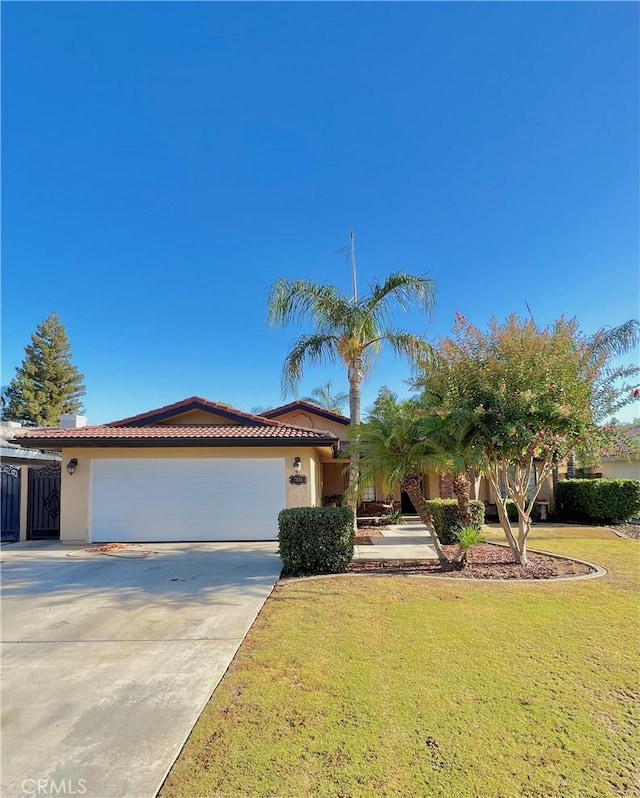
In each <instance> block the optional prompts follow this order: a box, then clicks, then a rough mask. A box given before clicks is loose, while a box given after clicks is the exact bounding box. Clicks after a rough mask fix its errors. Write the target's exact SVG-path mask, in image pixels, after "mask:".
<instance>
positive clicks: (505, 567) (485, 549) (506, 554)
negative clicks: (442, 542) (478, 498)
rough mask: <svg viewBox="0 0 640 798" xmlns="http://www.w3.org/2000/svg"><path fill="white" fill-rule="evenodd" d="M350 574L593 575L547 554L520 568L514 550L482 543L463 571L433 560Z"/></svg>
mask: <svg viewBox="0 0 640 798" xmlns="http://www.w3.org/2000/svg"><path fill="white" fill-rule="evenodd" d="M442 549H443V551H444V552H445V554H446V555H447V557H448V558H449V559H450V560H453V558H454V557H455V556H456V553H457V551H458V547H457V546H443V547H442ZM347 571H348V572H350V573H388V574H415V575H418V576H419V575H421V574H422V575H425V576H442V577H450V578H452V579H456V578H457V579H460V578H464V579H557V578H558V577H561V576H580V575H583V574H590V573H594V569H593V568H590V567H589V566H588V565H583V564H581V563H577V562H572V561H571V560H565V559H557V558H556V557H549V556H548V555H547V554H536V553H535V552H530V553H529V565H528V566H524V565H518V564H517V563H514V562H513V555H512V554H511V550H510V549H509V548H507V547H506V546H494V545H491V544H489V543H479V544H478V545H477V546H474V547H473V549H472V550H471V551H470V552H469V555H468V557H467V563H466V565H465V566H464V568H460V567H459V565H457V564H456V563H453V562H452V563H451V564H450V565H449V566H447V567H446V568H442V567H441V566H440V563H438V562H437V561H435V562H434V561H433V560H380V561H376V562H369V561H356V562H352V563H351V564H350V565H349V566H348V568H347Z"/></svg>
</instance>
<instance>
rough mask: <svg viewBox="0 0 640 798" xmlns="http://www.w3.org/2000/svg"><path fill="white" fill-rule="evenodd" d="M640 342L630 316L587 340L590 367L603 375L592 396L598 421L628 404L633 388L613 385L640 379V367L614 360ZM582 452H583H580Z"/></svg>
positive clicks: (571, 460)
mask: <svg viewBox="0 0 640 798" xmlns="http://www.w3.org/2000/svg"><path fill="white" fill-rule="evenodd" d="M638 343H640V322H638V321H637V320H636V319H629V321H625V322H624V323H623V324H619V325H618V326H617V327H601V328H600V329H599V330H598V331H597V332H596V333H595V334H594V335H592V336H591V337H590V338H589V339H588V341H587V346H588V347H589V350H590V355H591V366H593V367H594V368H599V369H600V372H601V376H600V378H599V379H598V380H597V381H596V384H595V392H594V397H593V404H594V408H593V409H594V416H595V420H596V422H597V423H599V424H603V423H605V422H606V421H607V419H608V418H609V417H610V416H612V415H613V414H614V413H616V412H617V411H618V410H621V409H622V408H623V407H625V406H626V405H628V404H629V402H630V401H631V398H630V393H631V387H630V386H628V385H627V388H628V390H626V391H625V390H623V391H618V390H613V388H612V386H613V385H614V384H616V383H617V384H619V383H620V381H621V380H628V379H631V378H637V376H638V373H639V372H640V369H639V368H638V366H637V365H632V366H615V365H613V361H615V360H617V359H618V358H620V357H622V356H623V355H626V354H628V353H629V352H630V351H631V350H632V349H634V347H636V346H638ZM579 454H580V453H579ZM575 460H576V457H575V453H574V452H571V453H570V454H569V456H568V458H567V477H568V478H573V477H575ZM552 478H553V482H554V491H555V488H556V485H557V481H558V468H557V466H555V467H554V469H553V477H552Z"/></svg>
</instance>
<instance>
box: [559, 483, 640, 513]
mask: <svg viewBox="0 0 640 798" xmlns="http://www.w3.org/2000/svg"><path fill="white" fill-rule="evenodd" d="M556 503H557V505H558V512H559V515H560V518H561V519H562V520H563V521H594V522H598V523H605V524H606V523H611V522H612V521H628V520H629V519H630V518H635V517H637V516H638V515H640V481H638V480H636V479H567V480H565V481H563V482H559V483H558V492H557V494H556Z"/></svg>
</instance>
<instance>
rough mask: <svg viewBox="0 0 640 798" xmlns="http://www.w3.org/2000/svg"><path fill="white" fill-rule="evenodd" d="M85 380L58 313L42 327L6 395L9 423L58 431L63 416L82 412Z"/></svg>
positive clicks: (4, 404) (5, 408)
mask: <svg viewBox="0 0 640 798" xmlns="http://www.w3.org/2000/svg"><path fill="white" fill-rule="evenodd" d="M84 394H85V387H84V383H83V376H82V374H80V372H79V371H78V369H77V368H76V367H75V366H74V365H73V363H72V362H71V346H70V344H69V339H68V338H67V332H66V330H65V328H64V325H63V324H62V322H61V321H60V318H59V317H58V315H57V314H56V313H51V314H50V315H49V316H47V318H46V319H45V320H44V321H43V322H42V323H41V324H39V325H38V327H37V328H36V331H35V332H34V333H33V334H32V336H31V343H30V344H29V345H28V346H26V347H25V356H24V360H23V361H22V363H21V364H20V365H19V366H18V368H17V369H16V373H15V376H14V378H13V380H11V383H10V385H9V386H8V388H7V389H6V392H5V402H4V403H3V409H2V414H3V418H5V419H14V420H16V421H22V422H23V423H26V424H28V425H35V426H38V427H55V426H57V425H58V424H59V423H60V416H61V415H62V414H63V413H78V412H80V411H81V410H82V397H83V396H84Z"/></svg>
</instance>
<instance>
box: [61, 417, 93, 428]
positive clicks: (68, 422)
mask: <svg viewBox="0 0 640 798" xmlns="http://www.w3.org/2000/svg"><path fill="white" fill-rule="evenodd" d="M86 426H87V417H86V416H77V415H75V414H74V413H63V414H62V415H61V416H60V429H79V428H80V427H86Z"/></svg>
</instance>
